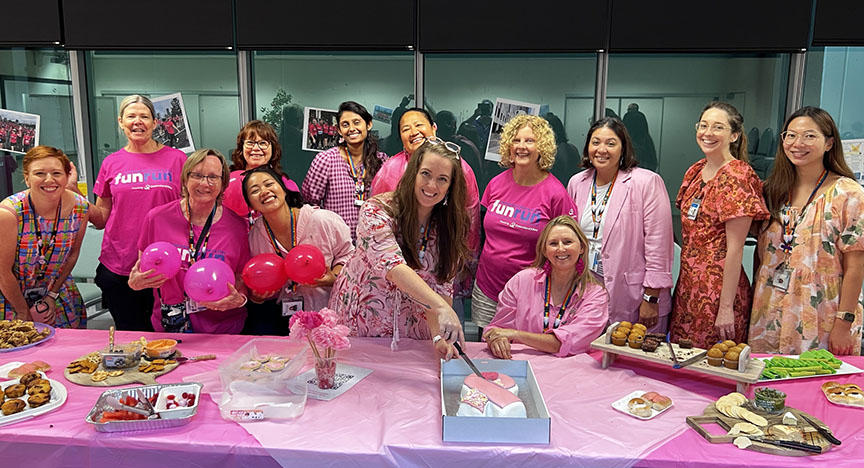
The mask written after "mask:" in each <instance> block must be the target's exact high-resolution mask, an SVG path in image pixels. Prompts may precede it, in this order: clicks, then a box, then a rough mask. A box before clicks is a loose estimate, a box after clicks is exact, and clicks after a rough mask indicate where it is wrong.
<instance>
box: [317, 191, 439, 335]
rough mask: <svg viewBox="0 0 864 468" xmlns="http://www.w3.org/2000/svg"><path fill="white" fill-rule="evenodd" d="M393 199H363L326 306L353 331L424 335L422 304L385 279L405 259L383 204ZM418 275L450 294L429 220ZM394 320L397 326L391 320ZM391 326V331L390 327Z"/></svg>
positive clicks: (427, 330) (393, 224)
mask: <svg viewBox="0 0 864 468" xmlns="http://www.w3.org/2000/svg"><path fill="white" fill-rule="evenodd" d="M391 203H392V193H385V194H382V195H379V196H376V197H373V198H372V199H370V200H369V201H368V202H366V203H365V204H363V208H362V209H361V211H360V219H359V222H358V223H357V247H356V248H355V250H354V254H353V255H352V257H351V259H350V260H348V263H347V264H346V265H345V267H344V269H343V270H342V273H340V274H339V277H338V278H337V279H336V284H335V285H334V286H333V294H332V296H331V297H330V308H331V309H333V310H334V311H336V313H337V314H339V317H340V321H341V323H343V324H345V325H347V326H348V327H349V328H351V334H352V335H356V336H392V337H393V345H394V346H395V343H396V341H398V339H399V337H408V338H414V339H418V340H428V339H430V338H431V337H432V336H431V335H430V333H429V327H428V326H427V325H426V313H425V309H424V308H423V307H422V306H421V305H419V304H417V303H416V302H414V301H413V300H412V299H411V298H410V297H408V296H407V295H404V294H402V293H401V292H400V291H399V289H398V288H397V287H396V285H395V284H394V283H392V282H390V281H387V279H386V278H385V276H386V275H387V272H389V271H390V270H391V269H393V268H394V267H396V266H398V265H402V264H405V258H404V257H403V256H402V249H401V248H400V247H399V244H398V242H397V239H396V235H395V234H394V231H395V229H396V226H395V220H393V218H391V217H390V215H389V214H388V213H387V211H386V210H385V209H384V206H386V205H389V204H391ZM420 263H421V264H422V265H423V268H422V269H421V270H415V271H416V272H417V274H418V275H419V276H420V278H422V279H423V281H425V282H426V284H428V285H429V287H431V288H432V290H434V291H435V292H436V293H438V294H440V295H442V296H445V297H452V296H453V283H452V282H446V283H439V282H438V280H437V279H436V278H435V275H434V274H433V272H434V271H435V267H436V265H437V264H438V235H437V232H436V230H435V227H434V226H433V227H432V229H431V230H430V233H429V239H428V242H427V248H426V253H425V255H424V257H423V259H421V260H420ZM394 321H395V326H394ZM394 331H395V333H394Z"/></svg>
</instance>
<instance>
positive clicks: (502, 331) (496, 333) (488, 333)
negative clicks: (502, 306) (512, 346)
mask: <svg viewBox="0 0 864 468" xmlns="http://www.w3.org/2000/svg"><path fill="white" fill-rule="evenodd" d="M518 333H519V330H514V329H512V328H497V327H496V328H489V329H486V330H485V331H484V332H483V339H484V340H486V342H492V341H495V340H497V339H498V338H507V341H513V340H514V339H516V335H517V334H518Z"/></svg>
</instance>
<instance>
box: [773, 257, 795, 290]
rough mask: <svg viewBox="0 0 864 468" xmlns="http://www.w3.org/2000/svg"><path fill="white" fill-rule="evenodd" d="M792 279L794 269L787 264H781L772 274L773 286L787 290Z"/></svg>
mask: <svg viewBox="0 0 864 468" xmlns="http://www.w3.org/2000/svg"><path fill="white" fill-rule="evenodd" d="M791 279H792V269H791V268H788V267H787V266H786V265H785V264H780V266H778V267H777V269H776V270H774V274H773V275H771V286H773V287H775V288H777V289H779V290H780V291H783V292H786V291H788V290H789V281H790V280H791Z"/></svg>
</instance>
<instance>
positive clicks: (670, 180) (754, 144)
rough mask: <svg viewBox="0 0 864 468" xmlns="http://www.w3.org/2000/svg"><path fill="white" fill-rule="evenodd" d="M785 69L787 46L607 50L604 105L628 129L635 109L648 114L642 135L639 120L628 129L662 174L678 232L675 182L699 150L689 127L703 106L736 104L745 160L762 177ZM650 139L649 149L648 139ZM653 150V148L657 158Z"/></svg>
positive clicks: (781, 111)
mask: <svg viewBox="0 0 864 468" xmlns="http://www.w3.org/2000/svg"><path fill="white" fill-rule="evenodd" d="M788 73H789V56H788V55H786V54H782V55H759V56H755V55H716V54H715V55H690V54H686V55H685V54H663V55H661V54H641V55H629V54H621V55H615V54H612V55H610V57H609V84H608V86H607V101H606V107H607V108H606V113H607V115H609V114H614V115H616V116H619V117H621V118H622V120H624V122H625V124H628V125H627V126H628V130H631V127H633V125H632V122H633V121H634V120H637V119H634V117H638V118H639V119H640V120H644V121H647V135H643V133H646V132H645V129H644V126H643V128H642V129H641V132H640V129H635V128H634V129H633V130H631V131H633V133H635V135H632V138H633V140H634V143H635V144H634V146H636V153H637V154H636V156H637V159H640V154H645V153H646V152H647V153H648V154H649V157H648V158H647V161H646V160H645V159H646V158H643V160H642V161H641V163H642V164H645V165H646V166H648V167H651V168H652V169H654V170H656V171H657V172H658V173H659V174H660V175H661V176H662V177H663V179H664V180H665V182H666V189H667V190H668V192H669V198H670V201H671V202H672V204H673V207H672V213H673V219H674V220H675V224H676V231H677V232H680V222H679V221H680V213H679V212H678V211H677V210H676V209H675V207H674V203H675V197H676V196H677V194H678V188H679V187H680V186H681V181H682V179H683V177H684V173H685V172H686V171H687V169H688V168H689V167H690V166H691V165H692V164H693V163H695V162H696V161H698V160H699V159H702V158H703V157H704V155H703V154H702V152H701V150H700V149H699V147H698V145H697V144H696V132H695V130H694V128H693V126H694V124H695V123H696V121H697V120H698V119H699V115H700V112H701V111H702V108H703V107H705V105H706V104H708V103H709V102H710V101H714V100H721V101H726V102H729V103H731V104H732V105H734V106H735V107H736V108H737V109H738V110H739V112H741V115H742V116H744V127H745V131H746V133H747V136H748V153H749V155H750V162H751V164H752V166H753V168H754V170H755V171H756V173H757V174H759V176H760V177H761V178H763V179H764V178H765V177H767V175H768V173H769V172H770V170H771V167H772V164H773V161H774V152H775V150H776V148H777V132H778V130H777V129H778V127H779V126H781V125H782V124H783V117H784V115H785V103H786V87H787V81H788ZM637 112H638V113H641V114H643V116H641V117H640V116H638V115H636V114H635V113H637ZM628 116H629V117H628ZM646 136H647V138H646ZM646 141H647V142H648V143H646ZM650 143H653V154H652V152H651V149H652V148H651V147H650V146H646V145H650ZM643 148H644V149H643ZM651 156H656V162H654V160H653V158H651ZM652 166H653V167H652Z"/></svg>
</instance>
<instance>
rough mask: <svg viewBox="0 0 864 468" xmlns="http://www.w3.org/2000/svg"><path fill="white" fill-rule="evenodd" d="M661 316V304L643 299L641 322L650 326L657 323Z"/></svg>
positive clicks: (640, 310)
mask: <svg viewBox="0 0 864 468" xmlns="http://www.w3.org/2000/svg"><path fill="white" fill-rule="evenodd" d="M659 316H660V304H652V303H650V302H648V301H644V300H643V301H642V304H639V322H640V323H641V324H642V325H645V326H646V327H648V328H651V327H653V326H654V325H657V319H658V317H659Z"/></svg>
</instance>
